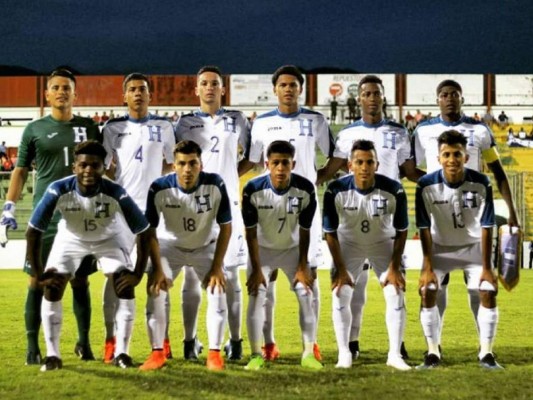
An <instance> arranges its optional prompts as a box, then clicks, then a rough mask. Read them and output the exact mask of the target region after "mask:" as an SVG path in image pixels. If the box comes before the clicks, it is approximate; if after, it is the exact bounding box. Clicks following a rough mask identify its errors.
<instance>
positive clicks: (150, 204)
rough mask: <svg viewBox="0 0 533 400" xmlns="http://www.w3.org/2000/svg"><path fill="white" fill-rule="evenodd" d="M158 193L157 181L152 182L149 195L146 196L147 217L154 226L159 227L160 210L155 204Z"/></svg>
mask: <svg viewBox="0 0 533 400" xmlns="http://www.w3.org/2000/svg"><path fill="white" fill-rule="evenodd" d="M156 194H157V186H156V184H155V183H152V185H151V186H150V189H149V190H148V197H147V198H146V212H145V215H146V219H147V220H148V222H149V223H150V226H151V227H152V228H157V227H158V226H159V211H158V209H157V207H156V205H155V202H156Z"/></svg>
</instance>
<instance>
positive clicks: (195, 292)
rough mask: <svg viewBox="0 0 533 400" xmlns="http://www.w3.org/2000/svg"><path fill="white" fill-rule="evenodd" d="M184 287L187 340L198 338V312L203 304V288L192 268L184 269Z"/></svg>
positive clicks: (184, 315)
mask: <svg viewBox="0 0 533 400" xmlns="http://www.w3.org/2000/svg"><path fill="white" fill-rule="evenodd" d="M183 269H184V277H183V285H182V286H181V311H182V313H183V328H184V330H185V340H192V339H194V338H195V337H196V332H197V326H198V311H199V310H200V304H201V302H202V287H201V282H200V279H198V275H196V271H194V269H193V268H192V267H184V268H183Z"/></svg>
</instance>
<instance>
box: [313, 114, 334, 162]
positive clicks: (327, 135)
mask: <svg viewBox="0 0 533 400" xmlns="http://www.w3.org/2000/svg"><path fill="white" fill-rule="evenodd" d="M317 129H318V140H317V144H318V147H319V148H320V150H321V151H322V154H324V155H325V156H326V157H332V156H333V151H334V150H335V141H334V140H333V134H332V133H331V129H330V128H329V124H328V122H327V121H326V118H324V117H323V116H321V118H319V119H318V127H317Z"/></svg>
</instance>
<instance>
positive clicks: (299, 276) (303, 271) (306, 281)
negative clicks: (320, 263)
mask: <svg viewBox="0 0 533 400" xmlns="http://www.w3.org/2000/svg"><path fill="white" fill-rule="evenodd" d="M298 282H300V283H302V284H303V285H304V286H305V288H306V289H307V291H308V292H311V288H312V287H313V282H314V279H313V277H312V276H311V272H310V271H309V268H298V269H297V270H296V274H294V280H293V281H292V285H293V286H296V284H297V283H298Z"/></svg>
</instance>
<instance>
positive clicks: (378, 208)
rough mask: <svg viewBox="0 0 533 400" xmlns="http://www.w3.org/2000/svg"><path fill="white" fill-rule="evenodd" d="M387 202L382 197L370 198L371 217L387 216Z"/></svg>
mask: <svg viewBox="0 0 533 400" xmlns="http://www.w3.org/2000/svg"><path fill="white" fill-rule="evenodd" d="M388 203H389V200H388V199H386V198H385V197H382V196H379V195H377V196H372V216H373V217H379V216H383V215H386V214H388Z"/></svg>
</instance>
